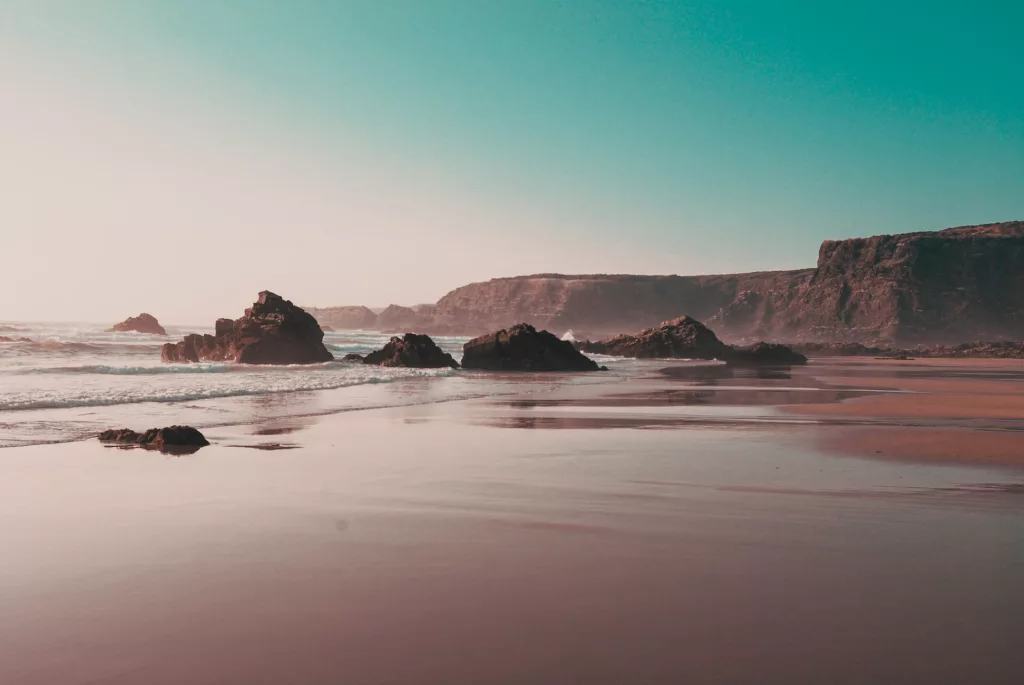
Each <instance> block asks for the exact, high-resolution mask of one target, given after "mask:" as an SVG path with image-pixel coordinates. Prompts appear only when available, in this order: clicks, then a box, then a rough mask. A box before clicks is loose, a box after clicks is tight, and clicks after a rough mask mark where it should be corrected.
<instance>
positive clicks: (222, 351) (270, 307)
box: [161, 290, 334, 364]
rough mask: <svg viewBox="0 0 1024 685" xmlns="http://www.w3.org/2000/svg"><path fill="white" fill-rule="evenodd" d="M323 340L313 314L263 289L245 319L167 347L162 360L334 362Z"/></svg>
mask: <svg viewBox="0 0 1024 685" xmlns="http://www.w3.org/2000/svg"><path fill="white" fill-rule="evenodd" d="M323 339H324V332H323V330H321V328H320V325H319V324H318V323H317V321H316V319H315V318H313V316H312V315H310V314H308V313H306V312H305V311H304V310H303V309H301V308H300V307H297V306H295V305H294V304H292V303H291V302H289V301H288V300H285V299H284V298H282V297H281V296H280V295H275V294H274V293H272V292H269V291H266V290H264V291H263V292H261V293H260V295H259V299H258V300H257V301H256V302H255V303H254V304H253V306H252V307H250V308H249V309H246V310H245V316H243V317H242V318H240V319H237V320H235V321H232V320H231V319H218V320H217V323H216V326H215V334H214V335H199V334H196V333H192V334H190V335H187V336H185V339H184V340H182V341H181V342H179V343H167V344H165V345H164V346H163V350H162V352H161V356H162V357H163V359H164V360H165V361H170V362H197V361H200V360H206V361H234V362H239V363H241V364H315V363H318V362H325V361H331V360H332V359H334V356H333V355H332V354H331V353H330V352H329V351H328V350H327V348H326V347H324V343H323Z"/></svg>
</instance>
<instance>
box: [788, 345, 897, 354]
mask: <svg viewBox="0 0 1024 685" xmlns="http://www.w3.org/2000/svg"><path fill="white" fill-rule="evenodd" d="M792 348H793V350H795V351H797V352H800V353H802V354H805V355H807V356H809V357H877V356H880V355H884V354H889V353H890V352H891V350H890V349H889V348H887V347H869V346H867V345H862V344H860V343H797V344H795V345H792Z"/></svg>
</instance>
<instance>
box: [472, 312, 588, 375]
mask: <svg viewBox="0 0 1024 685" xmlns="http://www.w3.org/2000/svg"><path fill="white" fill-rule="evenodd" d="M462 350H463V356H462V366H463V368H466V369H483V370H488V371H599V370H600V369H601V367H600V366H598V365H597V364H596V363H595V362H594V361H593V360H592V359H590V358H588V357H585V356H584V355H583V354H581V353H580V351H579V350H577V349H576V347H575V346H574V345H573V344H572V343H571V342H569V341H567V340H559V339H558V337H556V336H555V335H554V334H552V333H549V332H548V331H538V330H537V329H535V328H534V327H533V326H531V325H530V324H526V323H521V324H516V325H515V326H512V327H511V328H509V329H507V330H506V329H502V330H500V331H497V332H495V333H489V334H488V335H482V336H480V337H479V338H474V339H473V340H470V341H469V342H467V343H466V344H465V345H464V346H463V348H462Z"/></svg>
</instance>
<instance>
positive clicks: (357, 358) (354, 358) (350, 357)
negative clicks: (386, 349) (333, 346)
mask: <svg viewBox="0 0 1024 685" xmlns="http://www.w3.org/2000/svg"><path fill="white" fill-rule="evenodd" d="M341 359H342V361H346V362H360V363H362V361H363V355H361V354H357V353H355V352H349V353H348V354H346V355H345V356H344V357H342V358H341Z"/></svg>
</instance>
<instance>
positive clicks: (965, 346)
mask: <svg viewBox="0 0 1024 685" xmlns="http://www.w3.org/2000/svg"><path fill="white" fill-rule="evenodd" d="M794 348H795V349H796V350H798V351H800V352H803V353H804V354H806V355H807V356H809V357H875V358H876V359H909V358H925V359H927V358H965V359H966V358H969V359H1024V342H1022V341H1019V340H1001V341H996V342H970V343H961V344H960V345H917V346H915V347H912V348H909V349H908V348H902V347H867V346H864V345H859V344H857V343H849V344H840V343H832V344H824V343H804V344H801V345H794Z"/></svg>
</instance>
